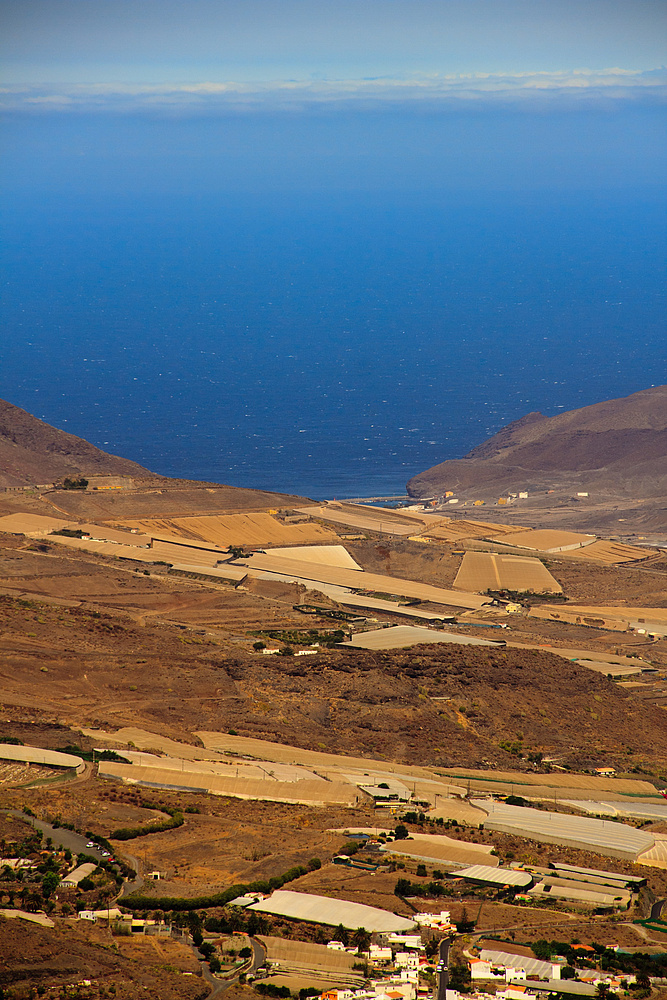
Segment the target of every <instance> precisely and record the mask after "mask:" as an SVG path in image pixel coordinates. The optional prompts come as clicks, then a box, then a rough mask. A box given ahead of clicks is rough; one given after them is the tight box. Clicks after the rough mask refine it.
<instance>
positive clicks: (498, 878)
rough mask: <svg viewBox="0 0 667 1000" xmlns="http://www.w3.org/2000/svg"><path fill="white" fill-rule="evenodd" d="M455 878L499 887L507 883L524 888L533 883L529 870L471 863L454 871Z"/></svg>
mask: <svg viewBox="0 0 667 1000" xmlns="http://www.w3.org/2000/svg"><path fill="white" fill-rule="evenodd" d="M456 877H457V878H463V879H465V880H466V881H467V882H478V883H480V884H481V885H495V886H498V887H499V888H502V887H503V886H506V885H509V886H514V887H515V888H517V889H526V888H528V887H529V886H531V885H532V884H533V881H534V879H533V876H532V875H531V874H530V872H524V871H521V870H520V869H514V868H492V867H491V866H490V865H472V866H471V867H470V868H461V869H459V871H457V872H456Z"/></svg>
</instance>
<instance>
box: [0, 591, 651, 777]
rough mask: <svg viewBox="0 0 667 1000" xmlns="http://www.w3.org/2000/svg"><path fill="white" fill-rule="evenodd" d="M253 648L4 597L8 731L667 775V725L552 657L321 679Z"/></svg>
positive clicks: (445, 659)
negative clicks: (545, 763)
mask: <svg viewBox="0 0 667 1000" xmlns="http://www.w3.org/2000/svg"><path fill="white" fill-rule="evenodd" d="M139 579H141V578H139ZM130 580H132V578H131V577H130ZM132 582H134V581H133V580H132ZM149 582H150V581H149ZM144 621H145V619H144ZM249 638H251V637H249ZM248 645H249V643H248V642H247V640H246V642H242V643H237V644H235V645H234V646H232V645H229V644H228V643H227V642H225V641H224V640H222V639H218V638H214V637H213V636H211V635H208V634H204V635H199V634H197V633H196V632H195V633H194V634H193V633H191V632H188V631H185V632H184V631H183V630H182V629H181V628H178V627H177V626H174V625H169V624H167V623H164V622H160V623H157V622H155V621H154V620H152V619H150V618H149V619H148V620H147V621H146V623H145V624H138V623H137V622H136V621H132V620H131V619H130V618H129V617H122V616H119V615H110V614H108V613H103V612H101V611H96V610H92V609H91V610H87V609H84V608H61V607H52V606H49V605H45V604H41V603H40V602H38V601H35V600H30V601H27V602H26V601H17V600H15V599H12V598H9V597H5V598H2V599H0V653H1V655H2V663H1V667H0V672H1V673H0V679H1V681H2V689H1V690H2V695H1V698H2V706H3V709H2V717H3V718H5V719H7V718H9V719H15V720H21V719H30V718H34V719H36V720H38V721H42V720H44V719H48V720H49V721H53V722H58V723H67V724H69V725H72V726H76V727H79V726H82V725H88V726H94V727H98V728H102V729H109V728H111V729H115V728H119V727H121V726H124V725H138V726H143V727H145V728H147V729H151V728H155V727H158V731H161V732H164V733H165V734H167V735H170V736H175V737H176V738H178V737H179V736H184V737H185V738H186V739H189V738H190V734H191V733H192V732H194V731H196V730H197V729H205V730H213V731H215V730H219V729H222V730H226V729H229V728H233V729H235V730H236V731H237V732H238V733H239V734H240V735H244V736H255V737H258V738H261V739H269V740H274V741H278V742H282V743H288V744H292V745H295V746H302V747H305V748H309V749H318V748H325V749H327V750H330V751H333V752H343V753H345V752H347V753H359V754H362V755H366V756H368V755H371V756H374V757H376V758H379V759H382V758H389V759H392V760H396V761H400V762H404V763H418V764H423V765H448V764H469V765H472V764H479V763H482V762H486V761H489V762H492V763H494V764H497V765H498V766H508V765H509V764H510V763H511V762H512V758H511V755H509V754H508V753H506V752H505V751H503V750H502V749H501V748H500V747H499V744H500V742H502V741H505V740H515V739H517V737H518V734H519V733H521V734H522V738H523V742H524V743H525V746H526V747H527V748H530V749H531V750H534V751H541V752H544V753H549V754H551V753H559V754H565V755H566V756H567V759H568V761H570V762H571V763H576V762H578V761H589V760H591V759H595V758H597V757H598V756H600V755H603V756H604V758H605V760H606V761H607V762H609V761H610V760H618V761H619V762H620V761H621V760H622V761H623V762H624V766H625V768H627V767H628V765H629V764H630V763H631V762H632V761H637V762H639V761H642V762H643V761H645V760H646V759H647V757H648V756H650V757H651V758H652V760H653V761H654V765H655V766H657V767H660V768H663V769H664V768H666V767H667V727H665V724H664V715H663V713H662V711H661V710H660V709H658V708H656V707H654V706H643V705H641V704H639V703H638V702H637V701H636V700H635V699H634V698H633V697H632V695H631V694H628V693H627V692H625V691H623V690H622V689H620V688H619V687H618V686H617V685H615V684H614V683H613V682H612V681H609V680H608V679H607V678H606V677H605V676H604V675H600V674H596V673H594V672H592V671H589V670H587V669H585V668H583V667H580V666H577V665H576V664H574V663H569V662H567V661H565V660H564V659H562V658H560V657H556V656H554V655H553V654H550V653H546V652H539V651H537V650H529V649H526V650H519V649H507V650H495V649H494V650H487V649H485V648H474V649H473V648H470V647H459V646H451V647H450V646H445V647H443V646H431V647H428V646H426V647H417V648H415V649H412V650H408V651H400V652H395V653H392V652H383V653H379V652H369V651H363V650H351V649H345V650H343V649H340V650H326V651H322V652H320V653H318V654H317V655H316V656H312V657H308V662H307V666H306V665H304V662H303V660H300V659H295V658H293V657H264V656H261V655H258V654H255V653H253V652H252V651H249V649H248ZM244 647H245V648H244ZM433 698H437V699H444V698H447V699H449V700H447V701H443V700H437V701H433V700H432V699H433ZM555 720H558V723H557V724H555Z"/></svg>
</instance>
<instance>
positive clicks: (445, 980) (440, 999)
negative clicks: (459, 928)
mask: <svg viewBox="0 0 667 1000" xmlns="http://www.w3.org/2000/svg"><path fill="white" fill-rule="evenodd" d="M449 945H450V940H449V938H443V939H442V941H441V942H440V948H439V949H438V968H439V969H440V968H441V969H442V971H441V972H438V991H437V994H436V998H435V1000H445V990H446V989H447V986H448V985H449V969H448V966H449Z"/></svg>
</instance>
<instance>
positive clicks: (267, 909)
mask: <svg viewBox="0 0 667 1000" xmlns="http://www.w3.org/2000/svg"><path fill="white" fill-rule="evenodd" d="M248 909H249V910H257V911H258V912H259V913H275V914H277V915H278V916H283V917H290V918H291V919H292V920H308V921H310V922H312V923H315V924H330V925H332V926H334V927H336V926H338V924H342V925H343V927H348V928H349V929H350V930H356V928H357V927H365V928H366V930H367V931H371V932H373V931H409V930H412V929H413V927H415V923H414V921H413V920H407V919H406V918H405V917H398V916H397V915H396V914H395V913H389V911H388V910H380V909H378V908H377V907H375V906H364V905H362V904H361V903H348V902H347V901H346V900H343V899H330V898H329V897H328V896H315V895H311V894H310V893H305V892H291V891H289V890H287V889H279V890H278V891H277V892H274V893H272V894H271V896H270V897H269V898H268V899H263V900H261V901H260V902H259V903H253V905H252V906H249V907H248Z"/></svg>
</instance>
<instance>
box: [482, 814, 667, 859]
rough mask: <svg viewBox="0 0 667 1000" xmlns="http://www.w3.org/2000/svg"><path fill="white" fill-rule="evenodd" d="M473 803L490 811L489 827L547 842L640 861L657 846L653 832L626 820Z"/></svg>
mask: <svg viewBox="0 0 667 1000" xmlns="http://www.w3.org/2000/svg"><path fill="white" fill-rule="evenodd" d="M473 804H474V805H477V806H479V808H480V809H484V810H485V811H486V812H488V814H489V815H488V817H487V819H486V821H485V823H484V828H485V829H486V830H497V831H498V832H499V833H511V834H513V835H514V836H517V837H528V838H529V839H531V840H538V841H541V842H542V843H545V844H560V845H563V846H567V847H578V848H580V849H581V850H584V851H594V852H595V853H596V854H604V855H607V856H609V857H612V858H622V859H624V860H626V861H637V860H638V859H639V857H640V855H641V854H643V853H644V852H646V851H650V850H651V849H652V848H653V847H654V845H655V837H653V836H652V835H651V834H650V833H644V832H643V831H642V830H635V829H634V827H631V826H625V825H624V824H623V823H616V822H613V821H609V820H601V819H589V818H588V817H587V816H568V815H566V814H564V813H553V812H545V811H543V810H541V809H529V808H526V807H523V806H508V805H506V804H505V803H504V802H493V801H491V800H490V799H483V800H476V801H474V803H473Z"/></svg>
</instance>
